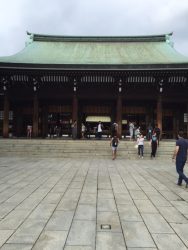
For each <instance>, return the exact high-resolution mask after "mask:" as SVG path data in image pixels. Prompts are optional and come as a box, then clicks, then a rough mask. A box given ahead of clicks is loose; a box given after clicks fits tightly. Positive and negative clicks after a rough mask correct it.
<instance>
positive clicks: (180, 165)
mask: <svg viewBox="0 0 188 250" xmlns="http://www.w3.org/2000/svg"><path fill="white" fill-rule="evenodd" d="M187 154H188V141H187V140H186V139H184V138H183V132H182V131H180V132H179V133H178V139H177V141H176V147H175V150H174V154H173V156H172V160H174V159H175V160H176V171H177V173H178V174H179V178H178V182H177V185H178V186H181V185H182V181H183V180H184V181H185V183H186V186H185V187H186V188H187V187H188V178H187V176H186V175H185V174H184V172H183V169H184V166H185V163H186V161H187Z"/></svg>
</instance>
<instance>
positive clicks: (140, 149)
mask: <svg viewBox="0 0 188 250" xmlns="http://www.w3.org/2000/svg"><path fill="white" fill-rule="evenodd" d="M137 145H138V156H139V157H142V159H143V158H144V136H143V135H142V134H140V136H139V137H138V138H137Z"/></svg>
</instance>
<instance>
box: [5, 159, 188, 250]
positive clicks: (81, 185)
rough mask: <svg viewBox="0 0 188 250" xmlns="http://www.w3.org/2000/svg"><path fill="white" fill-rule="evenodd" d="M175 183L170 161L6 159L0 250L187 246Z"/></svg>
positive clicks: (187, 220) (185, 207)
mask: <svg viewBox="0 0 188 250" xmlns="http://www.w3.org/2000/svg"><path fill="white" fill-rule="evenodd" d="M5 166H6V167H5ZM185 172H186V174H188V168H186V167H185ZM176 182H177V174H176V171H175V166H174V163H172V162H170V161H167V160H164V159H163V160H148V159H142V160H126V159H125V160H123V159H117V160H115V161H112V160H111V159H110V157H109V159H94V158H83V159H79V158H77V159H76V158H74V159H69V158H66V159H60V158H58V159H55V158H51V159H42V158H41V159H39V158H37V159H35V158H32V157H28V158H18V157H16V158H6V157H1V158H0V249H2V250H31V249H32V250H43V249H45V250H60V249H61V250H62V249H63V250H116V249H117V250H146V249H147V250H177V249H178V250H184V249H188V189H186V188H185V184H184V185H183V186H182V187H179V186H177V185H176ZM108 225H109V227H108Z"/></svg>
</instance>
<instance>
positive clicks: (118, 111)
mask: <svg viewBox="0 0 188 250" xmlns="http://www.w3.org/2000/svg"><path fill="white" fill-rule="evenodd" d="M116 122H117V124H118V137H119V138H120V139H121V137H122V96H121V93H118V97H117V104H116Z"/></svg>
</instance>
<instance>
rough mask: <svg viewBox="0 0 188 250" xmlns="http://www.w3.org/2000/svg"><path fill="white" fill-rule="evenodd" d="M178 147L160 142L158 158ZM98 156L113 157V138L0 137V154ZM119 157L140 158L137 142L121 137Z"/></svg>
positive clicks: (146, 146)
mask: <svg viewBox="0 0 188 250" xmlns="http://www.w3.org/2000/svg"><path fill="white" fill-rule="evenodd" d="M174 148H175V141H161V142H160V146H159V147H158V150H157V155H156V158H163V159H164V158H166V159H170V158H171V157H172V154H173V151H174ZM150 153H151V146H150V144H149V142H148V141H145V144H144V159H150ZM3 156H8V157H11V156H19V157H27V156H29V157H41V158H55V157H59V158H65V157H71V158H72V157H77V158H79V157H80V158H82V157H95V158H96V157H97V158H110V157H111V147H110V141H109V140H107V139H104V140H93V139H90V140H70V139H0V157H3ZM118 158H121V159H136V158H138V155H137V149H136V148H135V142H132V141H126V140H121V141H120V144H119V147H118Z"/></svg>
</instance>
